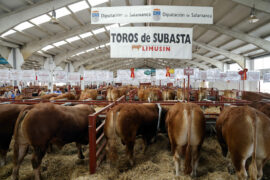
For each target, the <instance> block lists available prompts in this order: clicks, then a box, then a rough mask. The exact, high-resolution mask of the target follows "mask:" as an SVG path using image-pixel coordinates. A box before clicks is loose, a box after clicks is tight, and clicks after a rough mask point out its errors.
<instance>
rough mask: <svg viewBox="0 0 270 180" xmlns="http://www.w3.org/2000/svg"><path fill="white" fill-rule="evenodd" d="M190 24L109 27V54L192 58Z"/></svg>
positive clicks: (123, 56) (134, 56)
mask: <svg viewBox="0 0 270 180" xmlns="http://www.w3.org/2000/svg"><path fill="white" fill-rule="evenodd" d="M192 31H193V29H192V28H172V27H121V28H111V30H110V46H111V58H167V59H191V58H192Z"/></svg>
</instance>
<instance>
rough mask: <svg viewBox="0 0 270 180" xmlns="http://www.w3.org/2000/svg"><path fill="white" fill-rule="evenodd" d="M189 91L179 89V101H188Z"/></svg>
mask: <svg viewBox="0 0 270 180" xmlns="http://www.w3.org/2000/svg"><path fill="white" fill-rule="evenodd" d="M187 97H188V89H184V88H179V89H177V100H180V101H184V100H187Z"/></svg>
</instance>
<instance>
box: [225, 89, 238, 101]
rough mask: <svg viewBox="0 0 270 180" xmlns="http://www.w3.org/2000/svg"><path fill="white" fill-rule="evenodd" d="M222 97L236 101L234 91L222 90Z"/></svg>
mask: <svg viewBox="0 0 270 180" xmlns="http://www.w3.org/2000/svg"><path fill="white" fill-rule="evenodd" d="M223 96H224V97H226V98H232V99H236V91H234V90H224V95H223Z"/></svg>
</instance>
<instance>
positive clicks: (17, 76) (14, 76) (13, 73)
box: [10, 69, 22, 81]
mask: <svg viewBox="0 0 270 180" xmlns="http://www.w3.org/2000/svg"><path fill="white" fill-rule="evenodd" d="M21 79H22V70H17V69H11V70H10V80H17V81H20V80H21Z"/></svg>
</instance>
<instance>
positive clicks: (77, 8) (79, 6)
mask: <svg viewBox="0 0 270 180" xmlns="http://www.w3.org/2000/svg"><path fill="white" fill-rule="evenodd" d="M68 7H69V8H70V9H71V11H72V12H74V13H75V12H78V11H81V10H84V9H87V8H89V6H88V4H87V3H86V2H85V1H80V2H77V3H74V4H71V5H69V6H68Z"/></svg>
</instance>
